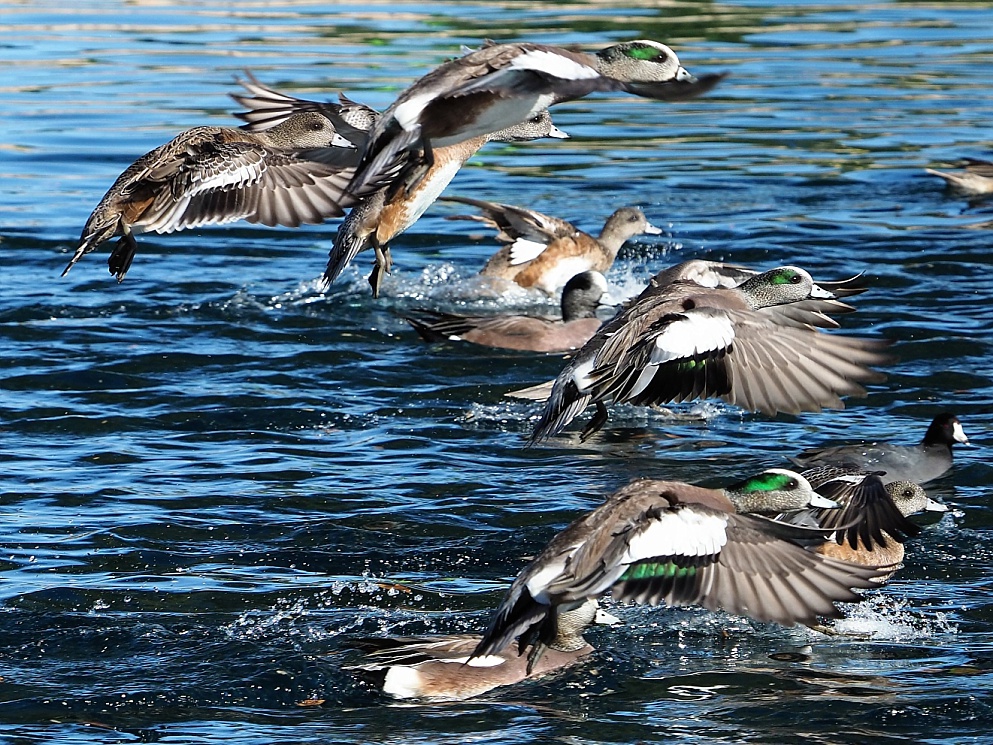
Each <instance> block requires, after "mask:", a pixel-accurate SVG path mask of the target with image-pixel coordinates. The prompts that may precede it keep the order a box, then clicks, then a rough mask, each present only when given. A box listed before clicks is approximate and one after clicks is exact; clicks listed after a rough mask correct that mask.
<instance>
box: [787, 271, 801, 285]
mask: <svg viewBox="0 0 993 745" xmlns="http://www.w3.org/2000/svg"><path fill="white" fill-rule="evenodd" d="M802 281H803V277H801V276H800V275H799V274H791V275H790V284H792V285H798V284H800V282H802Z"/></svg>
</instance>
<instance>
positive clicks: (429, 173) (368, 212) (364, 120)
mask: <svg viewBox="0 0 993 745" xmlns="http://www.w3.org/2000/svg"><path fill="white" fill-rule="evenodd" d="M239 82H240V83H241V85H242V86H244V87H245V88H246V89H247V90H248V92H249V93H251V94H252V95H250V96H244V95H237V94H236V95H234V96H233V97H234V98H235V99H236V100H237V101H238V102H239V103H241V104H243V105H244V106H246V107H247V108H248V109H249V110H248V111H247V112H243V113H241V114H238V116H240V117H241V118H243V119H246V120H247V121H248V122H249V126H252V127H254V126H258V125H260V124H264V125H269V124H271V122H273V121H281V119H282V118H284V117H286V116H288V115H290V114H292V113H295V112H300V111H319V112H321V113H323V114H325V115H327V116H331V117H332V118H334V119H335V121H336V123H337V125H338V128H339V130H340V131H341V134H343V135H344V136H345V137H346V138H348V139H349V140H350V141H351V142H353V143H354V144H355V145H356V146H357V147H359V148H361V147H363V146H364V145H365V143H366V140H367V139H368V137H369V133H370V130H371V129H372V127H373V126H374V125H375V124H376V122H378V121H379V119H380V115H379V113H378V112H376V111H375V110H373V109H370V108H369V107H367V106H362V105H361V104H356V103H355V102H353V101H350V100H349V99H347V98H344V97H340V100H341V101H342V103H341V104H334V103H330V102H319V101H310V100H307V99H302V98H295V97H293V96H290V95H287V94H285V93H281V92H279V91H276V90H273V89H271V88H268V87H266V86H264V85H262V84H261V83H259V82H258V81H257V80H256V79H255V78H254V77H251V76H249V78H248V80H241V81H239ZM543 137H552V138H559V139H561V138H566V137H568V135H567V134H566V133H565V132H563V131H562V130H561V129H559V128H558V127H556V126H555V125H554V124H553V123H552V119H551V116H550V115H549V114H548V112H547V111H539V112H537V113H536V114H534V115H533V116H532V117H530V118H529V119H528V120H526V121H524V122H521V123H519V124H516V125H513V126H511V127H508V128H505V129H503V130H500V131H498V132H491V133H487V134H483V135H478V136H475V137H472V138H469V139H466V140H463V141H460V142H456V143H453V144H451V145H448V146H445V147H439V148H438V149H437V150H436V151H435V153H434V161H433V163H432V165H431V167H430V168H428V169H427V170H426V171H424V172H423V173H420V174H419V178H418V179H417V180H416V181H413V180H410V179H408V178H404V177H401V176H398V175H397V173H399V171H400V167H401V166H402V163H400V164H398V165H397V168H396V169H394V170H395V171H396V173H392V176H393V177H392V178H390V179H388V180H387V181H385V182H384V183H383V184H382V185H381V186H380V188H378V189H374V190H370V191H368V192H367V193H366V194H365V195H364V196H363V197H362V198H361V199H359V200H353V201H352V204H353V205H354V206H352V209H351V211H350V212H349V213H348V216H347V217H346V218H345V220H344V221H343V222H342V224H341V225H340V226H339V228H338V232H337V234H336V235H335V241H334V246H333V247H332V249H331V251H330V254H329V256H328V264H327V268H326V269H325V271H324V279H325V281H326V282H328V283H331V282H334V280H335V279H337V278H338V276H339V275H340V274H341V272H342V271H343V270H344V269H345V267H346V266H348V265H349V264H350V263H351V261H352V259H354V258H355V257H356V256H357V255H358V254H359V253H360V252H361V251H365V250H367V249H370V248H371V249H373V251H375V254H376V261H375V264H374V266H373V272H372V274H371V275H370V276H369V284H370V285H371V286H372V292H373V296H374V297H378V296H379V291H380V288H381V285H382V281H383V276H384V275H385V274H386V273H388V272H389V271H390V268H391V265H392V257H391V255H390V249H389V244H390V241H392V240H393V239H394V238H396V237H397V236H398V235H400V234H401V233H403V232H404V231H406V230H407V229H409V228H410V227H411V226H412V225H413V224H414V223H415V222H417V220H419V219H420V217H421V215H423V214H424V212H425V210H427V209H428V207H430V206H431V205H432V204H433V203H434V202H435V201H436V200H437V199H438V197H439V196H440V195H441V193H442V192H443V191H444V190H445V187H447V186H448V184H449V183H450V182H451V180H452V179H453V178H455V175H456V174H457V173H458V171H459V169H460V168H461V167H462V166H463V165H464V164H465V162H466V161H467V160H468V159H469V158H470V157H471V156H472V155H473V154H475V153H476V152H477V151H478V150H479V149H480V148H481V147H483V145H485V144H486V143H487V142H523V141H527V140H536V139H540V138H543ZM359 154H360V151H358V150H357V151H356V153H355V158H354V159H353V161H352V162H348V163H347V164H346V167H344V168H342V169H341V171H340V173H339V179H340V184H341V185H344V184H347V183H348V182H349V181H350V179H351V178H352V176H353V175H354V173H355V162H357V160H358V157H359ZM339 214H342V213H341V212H340V211H339V212H334V213H329V214H328V217H333V216H335V215H339Z"/></svg>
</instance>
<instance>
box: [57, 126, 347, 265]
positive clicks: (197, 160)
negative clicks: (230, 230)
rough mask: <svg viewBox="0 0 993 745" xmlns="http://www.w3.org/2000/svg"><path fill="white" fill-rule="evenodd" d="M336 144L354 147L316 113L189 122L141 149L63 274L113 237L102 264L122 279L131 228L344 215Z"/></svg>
mask: <svg viewBox="0 0 993 745" xmlns="http://www.w3.org/2000/svg"><path fill="white" fill-rule="evenodd" d="M307 149H309V152H305V150H307ZM341 150H344V151H345V152H351V153H354V152H355V151H354V149H353V147H352V145H351V143H350V142H349V141H348V140H346V139H344V138H343V137H342V136H341V135H339V134H338V133H337V131H336V130H335V128H334V125H333V124H332V123H331V121H330V120H329V119H328V118H327V116H325V115H323V114H321V113H319V112H315V111H308V112H301V113H298V114H294V115H293V116H290V117H287V118H286V119H285V121H282V122H280V123H279V124H277V125H276V126H273V127H271V128H269V129H265V130H264V131H259V132H248V131H245V130H243V129H238V128H235V127H195V128H193V129H189V130H187V131H185V132H183V133H182V134H180V135H179V136H177V137H175V138H174V139H172V140H170V141H169V142H167V143H166V144H165V145H162V146H160V147H157V148H155V150H152V151H151V152H149V153H146V154H145V155H143V156H141V157H140V158H139V159H138V160H136V161H135V162H134V163H133V164H131V165H130V166H129V167H128V168H127V169H126V170H125V171H124V173H122V174H121V175H120V176H119V177H118V178H117V180H116V181H115V182H114V185H113V186H112V187H111V188H110V190H109V191H108V192H107V193H106V194H105V195H104V197H103V199H101V200H100V203H99V204H98V205H97V207H96V209H94V210H93V213H92V214H91V215H90V217H89V219H88V220H87V221H86V225H85V226H84V227H83V232H82V235H81V236H80V240H79V245H78V246H77V248H76V251H75V253H74V254H73V256H72V258H71V259H70V260H69V264H68V266H66V268H65V271H63V272H62V276H65V275H66V273H68V271H69V270H70V269H72V267H73V266H74V265H75V264H76V262H77V261H79V260H80V259H81V258H82V257H83V255H84V254H86V253H89V252H90V251H93V250H94V249H96V248H97V247H98V246H100V245H101V244H103V243H105V242H106V241H109V240H110V239H111V238H113V237H114V236H115V235H120V236H121V238H120V240H119V241H118V243H117V245H116V246H115V248H114V250H113V252H112V253H111V255H110V259H109V261H108V264H109V267H110V273H111V274H113V275H114V276H116V277H117V281H118V282H120V281H122V280H123V279H124V276H125V275H126V274H127V272H128V269H129V268H130V267H131V262H132V260H133V259H134V255H135V252H136V251H137V249H138V244H137V243H136V242H135V239H134V234H135V233H142V232H154V233H172V232H174V231H177V230H184V229H186V228H193V227H199V226H201V225H218V224H221V223H227V222H233V221H235V220H248V221H249V222H256V223H261V224H263V225H270V226H272V225H285V226H287V227H296V226H298V225H301V224H303V223H319V222H322V221H323V220H324V218H325V216H326V215H327V214H328V213H329V212H333V211H335V210H337V211H338V214H341V208H340V207H339V206H338V204H337V202H336V201H335V199H336V198H337V195H338V193H339V191H340V184H338V183H336V182H335V180H334V179H335V177H336V176H337V175H338V173H339V172H340V170H341V168H340V166H338V165H336V164H335V163H334V162H333V161H334V160H335V158H336V157H337V153H336V152H335V151H339V152H340V151H341ZM318 154H320V155H321V157H320V158H317V155H318ZM345 157H346V158H349V159H354V155H346V156H345ZM326 160H330V161H331V162H325V161H326Z"/></svg>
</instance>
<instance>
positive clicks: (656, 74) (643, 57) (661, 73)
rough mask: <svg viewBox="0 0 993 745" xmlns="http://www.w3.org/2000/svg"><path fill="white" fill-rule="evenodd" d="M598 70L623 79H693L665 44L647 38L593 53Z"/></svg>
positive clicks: (685, 81)
mask: <svg viewBox="0 0 993 745" xmlns="http://www.w3.org/2000/svg"><path fill="white" fill-rule="evenodd" d="M596 59H597V71H598V72H599V73H600V74H601V75H603V76H604V77H608V78H611V79H613V80H620V81H622V82H625V83H665V82H668V81H678V82H680V83H692V82H695V81H696V78H694V77H693V76H692V75H691V74H690V73H689V72H688V71H687V70H686V68H685V67H683V66H682V65H681V64H679V57H677V56H676V53H675V52H674V51H672V50H671V49H670V48H669V47H667V46H666V45H665V44H660V43H659V42H657V41H650V40H647V39H638V40H636V41H625V42H623V43H621V44H614V45H613V46H610V47H607V48H606V49H601V50H600V51H599V52H597V53H596Z"/></svg>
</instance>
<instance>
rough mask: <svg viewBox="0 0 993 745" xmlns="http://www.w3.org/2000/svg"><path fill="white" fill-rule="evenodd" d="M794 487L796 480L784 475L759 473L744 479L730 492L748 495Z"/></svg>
mask: <svg viewBox="0 0 993 745" xmlns="http://www.w3.org/2000/svg"><path fill="white" fill-rule="evenodd" d="M795 486H796V480H795V479H794V478H793V477H792V476H790V475H789V474H785V473H760V474H759V475H758V476H752V477H751V478H748V479H745V480H744V481H742V482H741V483H740V484H737V485H736V486H733V487H731V489H730V490H733V491H736V492H741V493H745V494H749V493H752V492H770V491H780V490H783V489H791V488H793V487H795Z"/></svg>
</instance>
